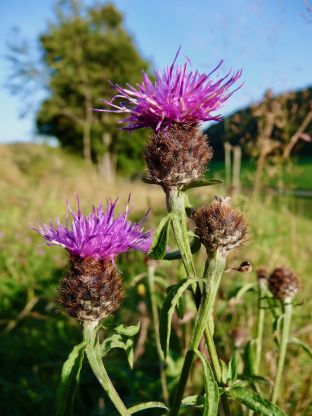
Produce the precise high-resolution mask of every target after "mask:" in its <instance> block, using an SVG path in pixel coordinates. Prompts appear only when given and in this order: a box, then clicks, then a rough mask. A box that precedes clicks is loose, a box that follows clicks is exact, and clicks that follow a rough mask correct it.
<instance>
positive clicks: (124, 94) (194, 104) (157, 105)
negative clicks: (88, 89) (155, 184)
mask: <svg viewBox="0 0 312 416" xmlns="http://www.w3.org/2000/svg"><path fill="white" fill-rule="evenodd" d="M180 49H181V47H180ZM180 49H179V50H178V53H177V55H176V57H175V59H174V61H173V63H172V65H171V67H170V68H169V67H167V68H166V69H164V70H163V72H161V70H160V69H158V70H156V71H154V73H155V76H156V81H155V84H153V83H152V81H151V80H150V79H149V77H148V75H147V74H146V73H145V72H144V71H142V74H143V82H142V84H141V85H140V84H137V87H138V90H137V89H135V88H133V87H132V86H131V85H128V87H129V88H128V89H126V88H121V87H120V86H119V85H113V84H112V83H111V82H110V84H111V86H112V87H113V88H114V89H115V90H116V91H117V92H118V94H117V95H115V96H114V97H113V98H112V100H111V101H110V102H108V101H105V100H101V101H103V102H104V103H105V104H107V105H110V106H111V107H113V108H115V109H114V110H103V109H93V110H95V111H104V112H113V113H126V114H129V117H127V118H125V119H124V120H121V121H119V123H125V122H129V125H128V126H126V127H121V130H129V131H130V132H131V131H132V130H135V129H139V128H142V127H153V128H155V130H156V131H158V130H159V129H160V128H162V129H164V130H167V129H168V128H169V127H170V126H171V125H172V123H174V122H177V123H199V122H200V121H208V120H215V121H220V120H222V116H221V115H220V114H218V115H215V116H213V115H211V112H212V111H217V110H219V109H220V108H221V107H223V106H224V105H225V102H226V101H227V100H228V99H229V98H230V96H231V95H232V94H233V93H234V92H235V91H237V89H239V88H240V87H238V88H237V89H236V90H234V91H232V92H229V88H230V87H231V86H232V85H233V84H234V83H235V82H236V81H237V80H238V79H239V78H240V76H241V74H242V71H237V72H236V73H235V72H234V73H233V75H231V72H232V70H230V72H229V73H228V74H227V75H226V76H225V77H224V78H222V79H219V80H217V78H218V76H219V74H218V75H217V76H216V79H215V80H210V79H209V77H210V75H211V74H212V73H213V72H215V71H216V70H217V69H218V68H219V67H220V65H221V64H222V62H223V61H221V62H220V64H219V65H218V66H217V67H216V68H215V69H214V70H213V71H212V72H211V73H210V74H208V75H206V74H205V73H204V74H202V75H200V74H199V72H198V71H196V72H195V73H194V71H193V68H192V64H191V62H190V60H189V59H188V58H186V59H187V61H188V62H189V63H190V65H191V68H192V71H191V72H190V73H189V74H188V73H187V62H186V63H185V64H184V65H180V66H179V65H176V66H175V65H174V64H175V61H176V59H177V57H178V54H179V52H180ZM228 77H230V78H229V79H228V80H227V81H226V82H224V84H223V85H222V82H223V81H225V80H226V78H228ZM116 98H122V99H125V100H126V101H120V103H119V105H116V104H113V101H114V100H115V99H116Z"/></svg>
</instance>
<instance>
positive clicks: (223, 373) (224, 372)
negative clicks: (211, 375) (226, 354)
mask: <svg viewBox="0 0 312 416" xmlns="http://www.w3.org/2000/svg"><path fill="white" fill-rule="evenodd" d="M220 364H221V379H222V383H223V384H224V385H226V382H227V373H228V371H227V366H226V364H225V362H224V361H223V360H220Z"/></svg>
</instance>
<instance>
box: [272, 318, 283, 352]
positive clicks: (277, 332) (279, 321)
mask: <svg viewBox="0 0 312 416" xmlns="http://www.w3.org/2000/svg"><path fill="white" fill-rule="evenodd" d="M283 319H284V315H283V314H282V315H279V316H278V317H277V318H276V319H275V321H274V322H273V332H274V341H275V343H276V345H277V348H278V349H280V347H281V346H280V345H281V343H280V333H281V324H282V320H283Z"/></svg>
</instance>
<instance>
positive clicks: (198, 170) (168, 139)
mask: <svg viewBox="0 0 312 416" xmlns="http://www.w3.org/2000/svg"><path fill="white" fill-rule="evenodd" d="M142 157H143V158H144V159H145V161H146V172H147V179H149V180H151V181H153V182H154V183H157V184H159V185H162V186H163V187H165V188H166V187H172V186H178V187H180V186H183V185H185V184H188V183H190V182H192V181H196V180H197V179H198V178H199V177H200V176H203V175H204V174H205V172H206V170H207V164H208V163H209V162H210V160H211V158H212V149H211V147H210V146H209V144H208V140H207V137H206V135H205V134H203V132H202V131H201V130H200V128H199V127H198V124H188V123H179V124H178V123H174V124H173V125H172V126H171V127H169V128H168V129H167V131H163V130H161V131H160V132H158V133H157V132H152V134H150V137H149V140H148V142H147V143H146V145H145V146H144V149H143V152H142Z"/></svg>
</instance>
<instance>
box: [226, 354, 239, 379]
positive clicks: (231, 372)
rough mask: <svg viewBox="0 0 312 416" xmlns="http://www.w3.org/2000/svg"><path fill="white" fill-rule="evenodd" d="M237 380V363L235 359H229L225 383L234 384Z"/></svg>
mask: <svg viewBox="0 0 312 416" xmlns="http://www.w3.org/2000/svg"><path fill="white" fill-rule="evenodd" d="M236 379H237V361H236V358H235V357H232V358H231V361H230V362H229V365H228V371H227V381H230V382H232V383H233V382H234V381H235V380H236Z"/></svg>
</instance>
